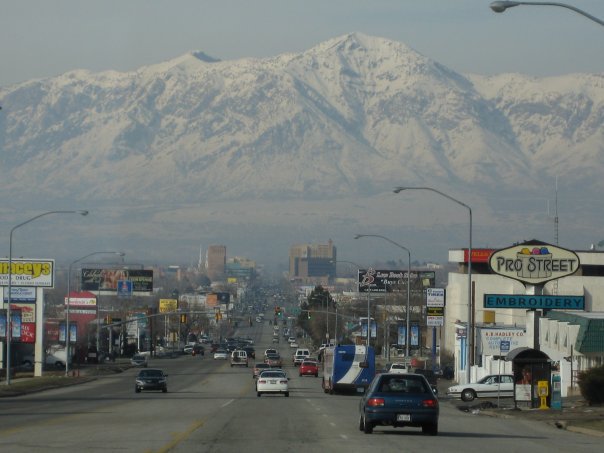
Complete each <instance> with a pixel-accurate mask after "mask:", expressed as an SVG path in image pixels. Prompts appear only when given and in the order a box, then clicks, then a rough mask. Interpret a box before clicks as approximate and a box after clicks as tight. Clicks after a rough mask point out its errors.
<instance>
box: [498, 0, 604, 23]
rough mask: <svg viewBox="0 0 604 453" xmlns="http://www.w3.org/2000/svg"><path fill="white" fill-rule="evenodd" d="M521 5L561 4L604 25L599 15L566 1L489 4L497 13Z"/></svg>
mask: <svg viewBox="0 0 604 453" xmlns="http://www.w3.org/2000/svg"><path fill="white" fill-rule="evenodd" d="M519 5H529V6H559V7H561V8H567V9H570V10H572V11H574V12H576V13H578V14H581V15H582V16H585V17H587V18H588V19H590V20H592V21H594V22H596V23H598V24H600V25H604V21H602V20H600V19H598V18H597V17H594V16H592V15H591V14H588V13H586V12H585V11H583V10H581V9H579V8H577V7H575V6H572V5H568V4H566V3H558V2H508V1H496V2H491V4H490V5H489V6H490V8H491V9H492V10H493V11H494V12H496V13H503V12H504V11H505V10H506V9H508V8H513V7H515V6H519Z"/></svg>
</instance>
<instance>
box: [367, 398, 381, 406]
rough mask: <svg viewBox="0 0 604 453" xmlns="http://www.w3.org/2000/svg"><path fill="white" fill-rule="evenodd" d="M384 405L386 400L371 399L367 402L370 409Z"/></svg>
mask: <svg viewBox="0 0 604 453" xmlns="http://www.w3.org/2000/svg"><path fill="white" fill-rule="evenodd" d="M384 404H385V402H384V398H369V399H368V400H367V406H370V407H376V406H383V405H384Z"/></svg>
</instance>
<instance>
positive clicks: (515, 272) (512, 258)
mask: <svg viewBox="0 0 604 453" xmlns="http://www.w3.org/2000/svg"><path fill="white" fill-rule="evenodd" d="M580 265H581V263H580V261H579V256H578V255H577V254H576V253H575V252H573V251H571V250H567V249H563V248H560V247H557V246H555V245H551V244H547V243H545V242H541V241H537V240H535V239H533V240H531V241H527V242H524V243H522V244H518V245H514V246H512V247H508V248H505V249H501V250H497V251H496V252H495V253H493V254H492V255H491V258H490V259H489V267H490V268H491V271H492V272H494V273H495V274H498V275H501V276H503V277H508V278H512V279H514V280H518V281H519V282H522V283H527V284H529V285H540V284H543V283H545V282H548V281H550V280H556V279H558V278H562V277H566V276H568V275H572V274H574V273H575V272H577V271H578V270H579V266H580Z"/></svg>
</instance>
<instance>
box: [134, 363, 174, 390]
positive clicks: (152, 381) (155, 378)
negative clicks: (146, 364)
mask: <svg viewBox="0 0 604 453" xmlns="http://www.w3.org/2000/svg"><path fill="white" fill-rule="evenodd" d="M167 378H168V375H167V374H166V373H164V372H163V370H160V369H159V368H147V369H145V370H140V371H139V372H138V374H137V376H136V383H135V384H134V391H135V392H136V393H140V392H141V391H142V390H161V391H162V392H163V393H166V392H167V391H168V379H167Z"/></svg>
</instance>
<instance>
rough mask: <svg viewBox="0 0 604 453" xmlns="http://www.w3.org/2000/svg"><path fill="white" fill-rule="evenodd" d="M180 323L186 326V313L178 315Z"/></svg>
mask: <svg viewBox="0 0 604 453" xmlns="http://www.w3.org/2000/svg"><path fill="white" fill-rule="evenodd" d="M180 323H181V324H186V323H187V314H186V313H181V315H180Z"/></svg>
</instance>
